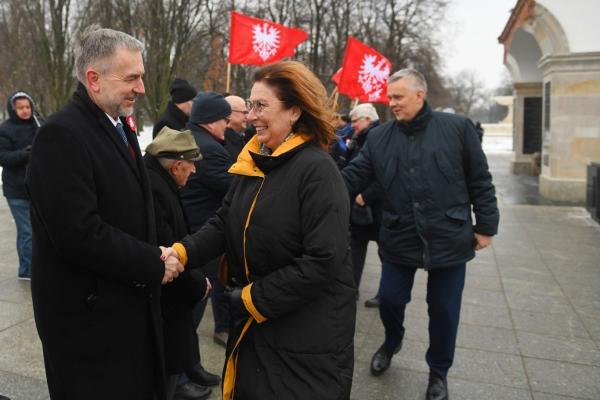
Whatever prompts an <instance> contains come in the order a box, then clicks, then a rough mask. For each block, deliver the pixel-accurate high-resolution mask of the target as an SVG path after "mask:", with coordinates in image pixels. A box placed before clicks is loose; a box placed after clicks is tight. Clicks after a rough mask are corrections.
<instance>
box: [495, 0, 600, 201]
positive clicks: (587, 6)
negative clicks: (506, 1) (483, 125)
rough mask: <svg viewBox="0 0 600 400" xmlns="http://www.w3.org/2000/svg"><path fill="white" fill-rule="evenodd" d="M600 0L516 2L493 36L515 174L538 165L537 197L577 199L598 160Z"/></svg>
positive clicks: (599, 139)
mask: <svg viewBox="0 0 600 400" xmlns="http://www.w3.org/2000/svg"><path fill="white" fill-rule="evenodd" d="M599 15H600V1H597V0H570V1H565V0H544V1H534V0H518V1H517V2H516V5H515V7H514V8H513V10H512V13H511V15H510V17H509V19H508V21H507V23H506V26H505V27H504V30H503V32H502V34H501V35H500V37H499V38H498V41H499V42H500V43H502V44H503V45H504V64H505V65H506V67H507V68H508V70H509V72H510V74H511V77H512V80H513V86H514V122H513V141H514V158H513V160H512V164H511V168H512V170H513V172H514V173H529V174H530V173H534V171H536V169H537V168H536V166H535V162H536V160H539V162H540V164H541V169H540V172H541V173H540V177H539V185H540V186H539V187H540V192H541V194H542V195H543V196H544V197H547V198H550V199H553V200H562V201H584V200H585V195H586V170H587V165H588V164H589V163H590V162H600V40H599V39H600V24H599V23H598V16H599Z"/></svg>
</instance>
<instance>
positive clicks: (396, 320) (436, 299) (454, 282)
mask: <svg viewBox="0 0 600 400" xmlns="http://www.w3.org/2000/svg"><path fill="white" fill-rule="evenodd" d="M416 271H417V270H416V268H410V267H403V266H399V265H395V264H390V263H385V262H384V263H383V266H382V271H381V283H380V286H379V315H380V317H381V322H383V326H384V327H385V343H384V345H385V346H386V348H387V349H388V350H390V351H391V350H393V349H395V348H396V347H397V346H398V345H399V344H400V343H401V342H402V338H403V337H404V310H405V308H406V305H407V304H408V303H409V302H410V293H411V290H412V287H413V282H414V279H415V272H416ZM465 272H466V264H464V263H463V264H459V265H456V266H454V267H448V268H439V269H434V270H430V271H429V272H428V277H427V306H428V313H429V348H428V349H427V354H426V355H425V359H426V361H427V364H428V365H429V369H430V370H431V371H432V372H434V373H435V374H436V375H438V376H440V377H441V378H444V379H445V378H446V375H447V374H448V370H449V369H450V367H451V366H452V362H453V361H454V350H455V348H456V335H457V332H458V322H459V317H460V305H461V301H462V292H463V288H464V286H465Z"/></svg>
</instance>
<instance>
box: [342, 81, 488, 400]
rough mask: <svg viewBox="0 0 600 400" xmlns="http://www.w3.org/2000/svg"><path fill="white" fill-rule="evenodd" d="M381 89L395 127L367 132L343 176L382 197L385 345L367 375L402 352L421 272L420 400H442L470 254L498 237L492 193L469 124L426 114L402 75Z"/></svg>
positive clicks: (418, 87)
mask: <svg viewBox="0 0 600 400" xmlns="http://www.w3.org/2000/svg"><path fill="white" fill-rule="evenodd" d="M387 90H388V98H389V100H390V108H391V110H392V112H393V113H394V116H395V117H396V121H390V122H387V123H385V124H383V125H381V126H380V127H378V128H375V129H374V130H373V131H371V133H370V134H369V136H368V138H367V141H366V144H365V146H364V147H363V148H362V150H361V152H360V154H359V155H358V157H356V158H355V159H354V160H353V161H352V162H351V163H350V164H349V166H348V167H346V168H345V169H344V170H343V171H342V176H343V177H344V179H345V181H346V184H347V186H348V188H349V191H350V193H351V195H353V196H355V195H356V194H357V193H359V192H360V191H361V190H362V189H363V188H365V187H366V186H367V185H368V184H369V183H370V182H371V181H372V180H373V179H375V180H376V181H377V182H378V183H379V184H380V185H381V187H382V188H383V192H382V196H383V216H382V224H381V230H380V234H379V246H380V247H379V252H380V256H381V259H382V261H383V265H382V277H381V285H380V288H379V294H380V306H379V313H380V317H381V320H382V322H383V325H384V327H385V340H384V342H383V344H382V345H381V347H379V349H378V350H377V351H376V352H375V354H374V356H373V359H372V361H371V373H372V374H373V375H376V376H377V375H381V374H382V373H384V372H385V371H386V370H387V369H388V368H389V366H390V363H391V360H392V357H393V355H394V354H395V353H397V352H398V351H399V350H400V347H401V346H402V338H403V336H404V325H403V323H404V310H405V307H406V304H408V302H409V301H410V293H411V289H412V286H413V280H414V274H415V272H416V270H417V269H418V268H423V269H425V270H426V271H428V282H427V305H428V311H429V349H428V350H427V354H426V357H425V358H426V360H427V364H428V365H429V369H430V373H429V385H428V388H427V395H426V398H427V399H428V400H444V399H448V385H447V381H446V376H447V373H448V370H449V369H450V366H451V365H452V362H453V359H454V349H455V346H456V334H457V330H458V321H459V315H460V305H461V298H462V291H463V287H464V281H465V269H466V262H467V261H469V260H471V259H472V258H473V257H474V256H475V253H474V250H480V249H483V248H485V247H488V246H489V245H491V242H492V236H493V235H495V234H496V233H497V229H498V220H499V213H498V208H497V204H496V196H495V190H494V186H493V184H492V177H491V175H490V173H489V171H488V165H487V160H486V157H485V154H484V153H483V151H482V149H481V144H480V143H479V139H478V138H477V134H476V132H475V128H474V127H473V125H472V123H470V122H469V121H468V120H467V119H466V118H463V117H459V116H457V115H451V114H446V113H438V112H433V111H431V109H430V108H429V105H428V104H427V102H426V100H425V98H426V94H427V84H426V82H425V79H424V78H423V75H421V73H419V72H418V71H416V70H414V69H403V70H400V71H398V72H396V73H394V74H393V75H392V76H390V78H389V80H388V89H387ZM471 207H472V209H473V213H474V214H475V224H474V225H473V221H472V218H471Z"/></svg>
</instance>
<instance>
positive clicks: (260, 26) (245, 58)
mask: <svg viewBox="0 0 600 400" xmlns="http://www.w3.org/2000/svg"><path fill="white" fill-rule="evenodd" d="M307 38H308V33H306V32H305V31H303V30H302V29H298V28H288V27H286V26H283V25H280V24H277V23H275V22H270V21H266V20H262V19H258V18H252V17H248V16H246V15H243V14H240V13H238V12H235V11H232V12H231V31H230V37H229V62H230V63H231V64H246V65H265V64H272V63H274V62H277V61H279V60H281V59H282V58H284V57H291V56H293V55H294V54H295V53H296V47H297V46H298V45H299V44H300V43H302V42H304V41H305V40H306V39H307Z"/></svg>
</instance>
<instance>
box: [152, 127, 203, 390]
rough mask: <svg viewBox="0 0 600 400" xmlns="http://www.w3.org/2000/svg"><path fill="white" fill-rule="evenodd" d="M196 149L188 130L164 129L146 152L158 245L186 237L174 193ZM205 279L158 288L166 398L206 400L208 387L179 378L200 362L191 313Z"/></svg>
mask: <svg viewBox="0 0 600 400" xmlns="http://www.w3.org/2000/svg"><path fill="white" fill-rule="evenodd" d="M201 158H202V156H201V155H200V150H199V149H198V146H197V145H196V142H195V141H194V137H193V136H192V134H191V132H190V131H183V132H180V131H177V130H174V129H170V128H168V127H164V128H163V129H161V131H160V132H159V135H158V136H157V137H156V138H154V140H153V141H152V142H151V143H150V144H149V145H148V147H147V148H146V154H145V155H144V163H145V165H146V168H147V169H148V177H149V178H150V186H151V187H152V197H153V198H154V214H155V215H156V232H157V236H158V243H159V244H160V245H163V246H170V245H171V244H173V243H174V242H175V241H177V240H180V239H181V238H183V237H184V236H186V235H188V234H189V233H190V230H189V227H188V223H187V219H186V217H185V214H184V212H183V205H182V204H181V199H180V197H179V189H180V188H182V187H184V186H185V184H186V182H187V180H188V178H189V176H190V175H191V174H193V173H194V172H196V167H195V165H194V161H197V160H200V159H201ZM209 287H210V286H209V285H208V280H207V278H205V277H204V276H203V274H202V273H201V272H200V271H199V270H193V271H184V272H183V273H181V275H179V277H178V278H177V279H176V280H175V281H174V282H173V283H171V284H169V285H165V287H164V288H163V290H162V296H161V306H162V316H163V332H164V337H165V341H164V342H165V363H166V364H165V369H166V372H167V400H171V399H173V398H174V397H175V398H176V399H179V398H181V399H196V400H201V399H206V398H208V396H210V392H211V391H210V389H209V388H207V387H204V386H199V385H197V384H195V383H193V382H184V381H182V382H181V384H180V375H181V374H183V373H184V372H185V371H188V370H190V369H192V368H193V367H194V366H195V365H196V364H198V363H199V362H200V353H199V348H198V336H197V335H196V329H195V328H194V324H193V320H192V309H193V307H194V305H195V304H196V303H198V302H199V301H200V300H202V299H203V298H204V297H206V296H205V295H206V294H208V289H209Z"/></svg>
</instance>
